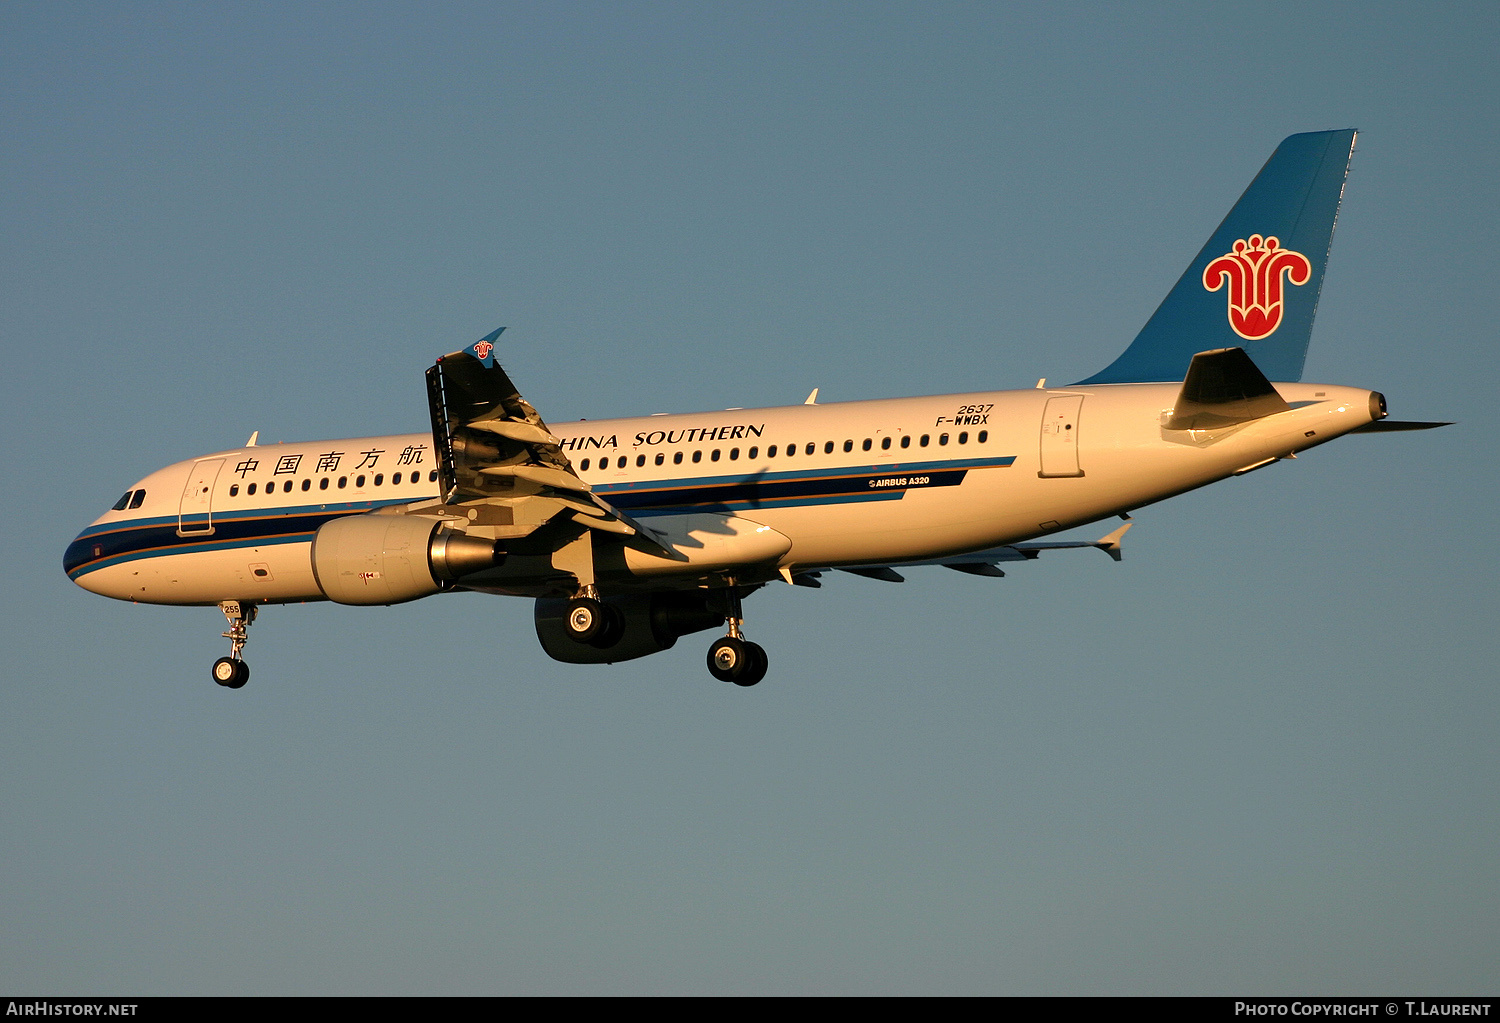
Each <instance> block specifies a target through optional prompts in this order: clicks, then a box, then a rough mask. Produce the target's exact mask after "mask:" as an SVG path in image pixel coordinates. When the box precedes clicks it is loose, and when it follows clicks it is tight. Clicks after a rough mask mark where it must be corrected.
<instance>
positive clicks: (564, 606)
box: [536, 590, 727, 664]
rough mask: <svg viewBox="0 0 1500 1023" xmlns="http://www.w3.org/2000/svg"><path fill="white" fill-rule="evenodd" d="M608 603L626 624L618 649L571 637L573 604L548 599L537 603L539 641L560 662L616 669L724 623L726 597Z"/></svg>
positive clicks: (653, 597) (644, 597)
mask: <svg viewBox="0 0 1500 1023" xmlns="http://www.w3.org/2000/svg"><path fill="white" fill-rule="evenodd" d="M604 603H606V604H608V605H609V606H610V607H611V608H613V609H614V610H615V611H617V612H618V613H620V614H622V615H623V616H624V619H625V631H624V632H623V633H622V634H621V635H620V638H619V640H617V641H616V642H615V643H614V645H612V646H608V647H602V648H601V647H596V646H590V645H589V644H587V643H580V642H578V641H577V640H575V639H573V638H572V637H571V636H569V635H568V629H567V625H566V621H565V620H566V618H567V614H568V602H567V601H566V600H563V599H560V598H552V597H542V598H539V599H538V600H537V602H536V638H537V639H539V640H541V643H542V649H543V650H545V651H547V656H548V657H551V658H552V659H553V660H554V661H566V662H567V663H568V664H613V663H614V662H616V661H629V660H633V659H634V658H637V657H645V656H646V655H647V654H654V653H657V652H659V651H662V650H666V649H669V648H670V647H671V646H672V645H673V644H674V643H676V642H677V637H679V636H686V635H687V634H688V633H691V632H702V631H703V630H704V629H712V628H714V627H715V626H719V625H723V624H724V616H725V612H726V610H727V609H726V608H725V607H724V601H723V594H722V593H714V592H710V591H705V590H690V591H685V592H682V593H671V592H668V593H649V594H647V593H642V594H632V595H629V596H624V597H609V598H607V599H606V600H605V601H604Z"/></svg>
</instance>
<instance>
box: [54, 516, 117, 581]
mask: <svg viewBox="0 0 1500 1023" xmlns="http://www.w3.org/2000/svg"><path fill="white" fill-rule="evenodd" d="M108 555H109V552H108V551H106V550H105V542H104V539H103V538H102V537H98V536H94V535H92V534H90V532H89V531H88V530H87V529H85V530H84V531H83V532H82V533H79V534H78V535H77V536H76V537H74V538H73V542H72V543H70V544H68V549H67V550H65V551H63V572H65V573H66V574H67V576H68V578H69V579H71V580H73V581H74V582H75V583H77V584H78V585H79V586H82V587H83V588H84V589H86V590H88V591H89V592H90V593H100V592H102V591H101V590H100V589H99V588H98V587H97V586H93V585H90V583H92V582H96V581H97V579H96V577H97V575H98V573H97V572H94V571H92V569H91V566H97V564H98V563H99V562H101V561H103V560H104V559H105V558H106V557H107V556H108Z"/></svg>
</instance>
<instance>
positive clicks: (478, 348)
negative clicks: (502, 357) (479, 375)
mask: <svg viewBox="0 0 1500 1023" xmlns="http://www.w3.org/2000/svg"><path fill="white" fill-rule="evenodd" d="M494 350H495V346H494V345H492V344H490V343H489V342H488V341H480V342H478V343H477V344H475V345H474V354H475V355H476V356H478V357H479V361H480V362H484V361H485V360H486V359H488V358H489V357H490V353H491V352H493V351H494Z"/></svg>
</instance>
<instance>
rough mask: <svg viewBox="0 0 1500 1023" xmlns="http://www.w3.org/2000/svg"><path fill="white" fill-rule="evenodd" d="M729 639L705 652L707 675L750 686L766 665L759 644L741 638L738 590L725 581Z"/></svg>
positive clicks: (734, 584)
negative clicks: (726, 584) (727, 596)
mask: <svg viewBox="0 0 1500 1023" xmlns="http://www.w3.org/2000/svg"><path fill="white" fill-rule="evenodd" d="M728 595H729V614H728V615H727V616H726V620H727V621H728V622H729V635H727V636H725V637H724V638H723V639H720V640H717V641H716V642H715V643H714V645H713V646H711V647H709V648H708V673H709V674H710V675H712V676H713V677H714V678H716V679H718V680H719V681H720V682H733V683H734V684H735V685H737V686H753V685H755V683H757V682H759V681H760V680H761V679H763V678H765V677H766V669H767V668H768V667H769V666H770V661H769V659H768V658H767V657H766V651H765V649H764V648H763V647H762V646H761V645H760V644H759V643H752V642H750V641H749V640H748V639H746V638H745V634H744V628H745V615H744V612H743V611H742V610H741V609H740V587H739V584H738V583H737V582H736V581H735V580H734V579H730V580H729V591H728Z"/></svg>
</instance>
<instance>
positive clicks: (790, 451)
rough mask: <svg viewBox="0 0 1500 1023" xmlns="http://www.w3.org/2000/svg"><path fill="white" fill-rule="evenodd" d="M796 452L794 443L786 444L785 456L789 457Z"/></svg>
mask: <svg viewBox="0 0 1500 1023" xmlns="http://www.w3.org/2000/svg"><path fill="white" fill-rule="evenodd" d="M796 453H797V445H795V444H788V445H787V446H786V456H787V457H788V458H791V457H792V456H793V455H795V454H796Z"/></svg>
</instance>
